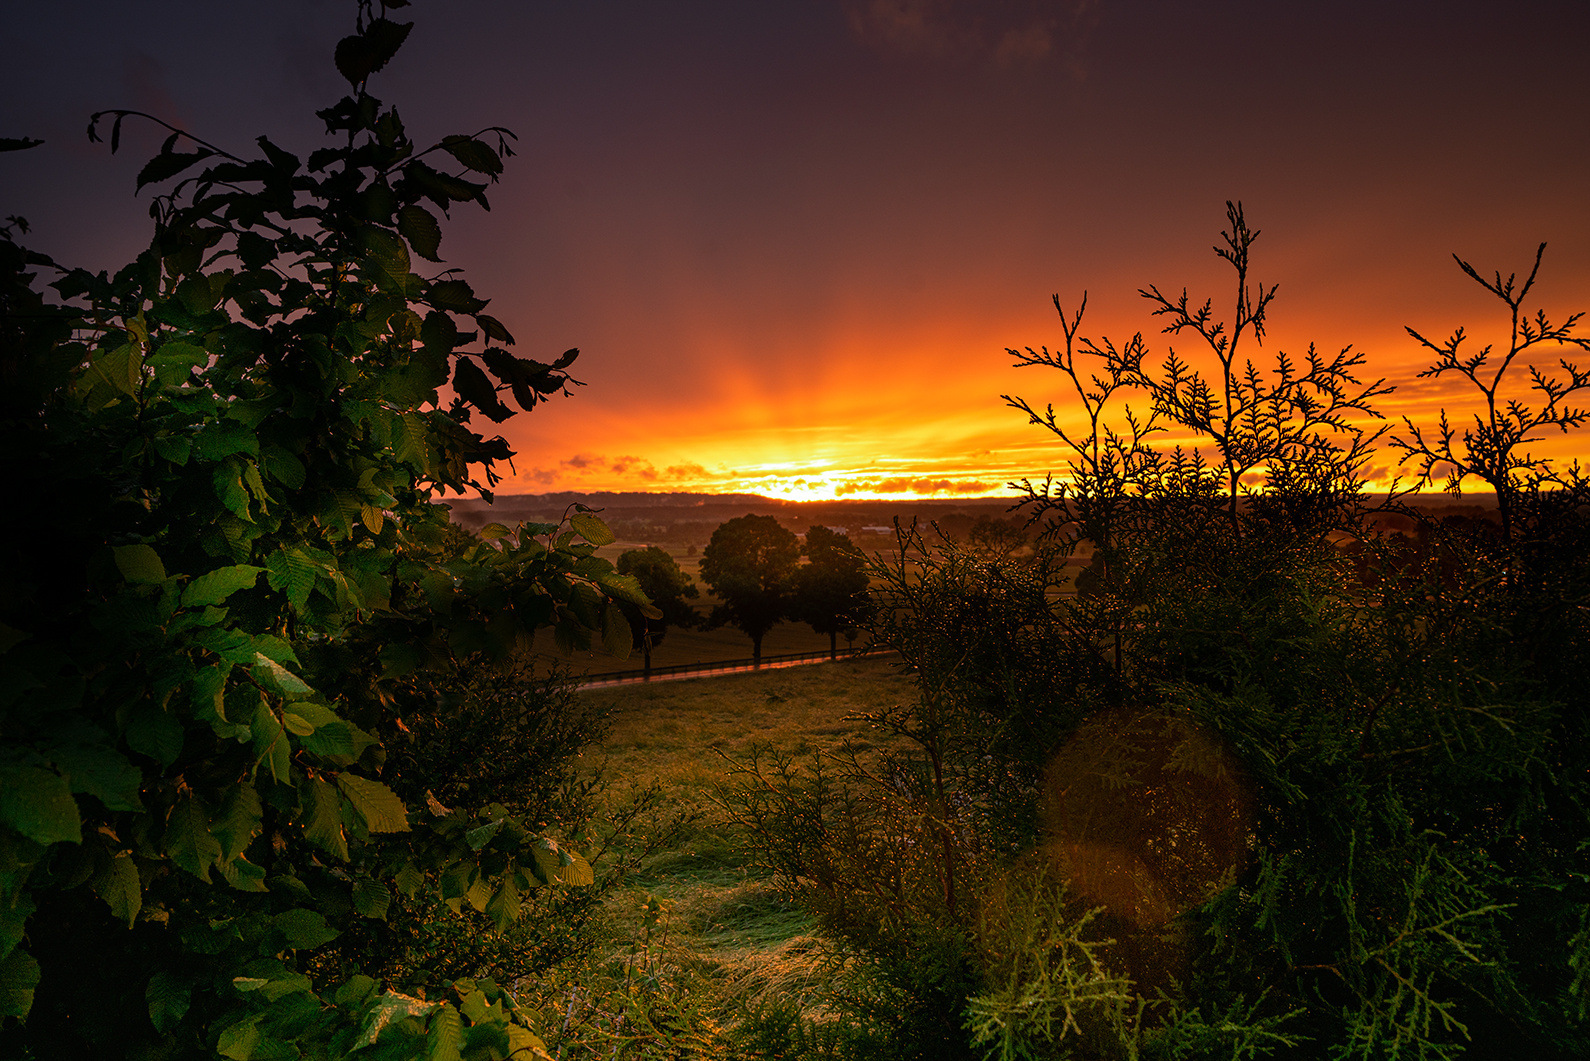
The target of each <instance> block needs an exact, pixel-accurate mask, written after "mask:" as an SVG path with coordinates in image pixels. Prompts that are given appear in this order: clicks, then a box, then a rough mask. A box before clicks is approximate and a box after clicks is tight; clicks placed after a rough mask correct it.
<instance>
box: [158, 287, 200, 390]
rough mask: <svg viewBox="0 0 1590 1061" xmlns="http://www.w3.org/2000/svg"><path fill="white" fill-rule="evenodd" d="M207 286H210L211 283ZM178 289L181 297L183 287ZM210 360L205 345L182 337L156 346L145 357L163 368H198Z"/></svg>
mask: <svg viewBox="0 0 1590 1061" xmlns="http://www.w3.org/2000/svg"><path fill="white" fill-rule="evenodd" d="M187 283H188V281H186V280H184V281H183V285H186V284H187ZM205 286H206V287H208V286H209V285H205ZM177 290H178V295H179V297H180V294H181V290H182V287H181V286H179V287H178V289H177ZM209 360H210V354H209V351H207V350H205V348H204V347H202V346H199V345H198V344H196V343H188V342H183V341H182V340H180V339H174V340H172V341H171V342H169V343H161V344H160V345H159V346H158V347H156V348H155V350H154V352H152V353H151V354H150V355H149V357H148V358H146V359H145V363H146V364H150V365H155V366H158V367H161V368H166V367H174V368H197V367H198V366H200V365H203V364H205V363H207V362H208V361H209Z"/></svg>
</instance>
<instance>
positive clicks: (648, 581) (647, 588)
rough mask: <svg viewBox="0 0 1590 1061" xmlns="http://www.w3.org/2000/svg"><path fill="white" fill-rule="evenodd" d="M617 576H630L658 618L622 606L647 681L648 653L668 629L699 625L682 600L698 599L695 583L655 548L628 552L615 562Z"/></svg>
mask: <svg viewBox="0 0 1590 1061" xmlns="http://www.w3.org/2000/svg"><path fill="white" fill-rule="evenodd" d="M618 573H619V574H621V575H634V576H635V580H636V581H637V582H639V583H640V588H641V591H642V592H643V593H645V594H646V596H648V597H650V598H651V602H652V604H653V605H654V606H655V607H656V608H657V610H658V611H659V612H661V613H662V614H661V615H660V616H658V617H656V618H652V617H650V616H647V615H646V614H645V613H644V612H642V611H641V608H640V606H639V605H638V604H629V603H626V604H625V605H624V615H625V618H627V619H628V620H629V629H630V633H631V634H633V635H634V638H635V645H634V647H635V648H638V649H640V650H641V652H642V653H643V654H644V658H645V661H646V663H645V666H646V677H648V678H649V677H651V650H652V649H654V648H656V647H657V646H658V645H660V644H662V639H663V637H664V635H666V634H667V632H668V627H670V626H682V627H685V628H686V629H689V628H691V627H693V626H695V625H697V624H698V623H700V621H701V617H700V616H699V615H698V614H696V609H695V608H694V607H692V606H691V605H690V604H689V603H688V602H687V601H686V598H693V597H699V596H700V595H701V593H700V591H699V590H697V589H696V586H695V580H694V579H692V578H691V577H690V576H689V575H687V574H685V573H684V572H683V571H681V570H679V564H678V563H677V562H675V560H674V558H673V557H672V556H670V555H668V553H667V552H665V551H664V550H662V549H659V548H657V547H656V546H655V545H648V546H647V547H646V548H644V549H631V550H629V551H628V552H626V553H625V554H624V555H622V556H620V557H619V558H618Z"/></svg>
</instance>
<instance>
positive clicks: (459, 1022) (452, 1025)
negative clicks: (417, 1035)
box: [425, 1002, 464, 1061]
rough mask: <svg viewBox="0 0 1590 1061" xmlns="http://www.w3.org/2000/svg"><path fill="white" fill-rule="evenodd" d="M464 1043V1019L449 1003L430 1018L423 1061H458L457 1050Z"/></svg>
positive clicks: (460, 1055) (459, 1056)
mask: <svg viewBox="0 0 1590 1061" xmlns="http://www.w3.org/2000/svg"><path fill="white" fill-rule="evenodd" d="M463 1042H464V1018H463V1017H461V1016H459V1013H458V1010H456V1009H454V1008H453V1007H452V1004H451V1003H447V1002H444V1003H442V1008H441V1009H440V1010H438V1011H437V1012H436V1013H435V1015H433V1016H432V1017H431V1029H430V1033H429V1034H428V1035H427V1036H426V1039H425V1061H459V1059H460V1058H461V1057H462V1056H463V1055H462V1054H461V1053H460V1052H459V1050H460V1048H461V1047H462V1046H463Z"/></svg>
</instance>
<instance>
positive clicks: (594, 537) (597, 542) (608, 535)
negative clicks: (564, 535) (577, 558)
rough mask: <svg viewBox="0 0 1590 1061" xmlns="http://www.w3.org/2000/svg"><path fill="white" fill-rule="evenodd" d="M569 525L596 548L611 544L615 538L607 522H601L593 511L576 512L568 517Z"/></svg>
mask: <svg viewBox="0 0 1590 1061" xmlns="http://www.w3.org/2000/svg"><path fill="white" fill-rule="evenodd" d="M569 526H571V527H573V528H574V530H575V532H576V533H578V534H579V536H580V537H582V538H584V539H585V540H586V541H588V542H590V543H591V544H592V545H594V546H596V547H597V548H601V547H602V546H604V545H612V544H613V542H614V541H615V540H616V539H615V538H614V537H613V532H612V531H611V530H609V529H608V527H607V524H606V523H603V522H602V520H601V518H600V517H599V516H597V514H596V513H594V512H576V513H575V514H574V515H572V516H570V517H569Z"/></svg>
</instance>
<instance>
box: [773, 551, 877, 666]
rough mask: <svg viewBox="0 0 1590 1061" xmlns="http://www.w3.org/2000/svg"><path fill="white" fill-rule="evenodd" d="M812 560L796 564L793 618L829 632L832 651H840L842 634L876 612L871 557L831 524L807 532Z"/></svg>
mask: <svg viewBox="0 0 1590 1061" xmlns="http://www.w3.org/2000/svg"><path fill="white" fill-rule="evenodd" d="M801 552H803V553H804V554H805V555H806V556H807V557H808V558H809V559H810V560H811V562H810V563H808V564H803V565H802V566H801V567H798V568H796V570H795V577H794V581H793V595H792V597H791V599H790V611H789V614H790V618H792V619H795V620H797V621H799V622H803V623H809V624H810V625H811V628H812V629H813V630H815V631H817V632H818V633H819V634H827V635H828V655H829V656H830V657H831V658H832V657H837V656H838V655H839V644H838V640H837V639H838V635H839V633H840V632H841V631H847V630H854V629H855V628H856V626H857V625H858V624H860V623H862V622H865V621H866V619H867V617H868V616H869V615H871V614H872V600H871V598H870V597H869V596H868V593H867V590H868V586H869V580H868V578H867V558H866V556H865V555H864V554H863V553H862V551H861V550H860V549H858V548H856V547H855V545H854V544H852V543H851V541H850V538H849V536H848V535H844V534H840V533H839V532H837V531H831V530H829V529H828V528H827V527H813V528H811V529H810V530H808V531H807V532H806V545H805V547H804V548H803V549H802V550H801Z"/></svg>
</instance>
